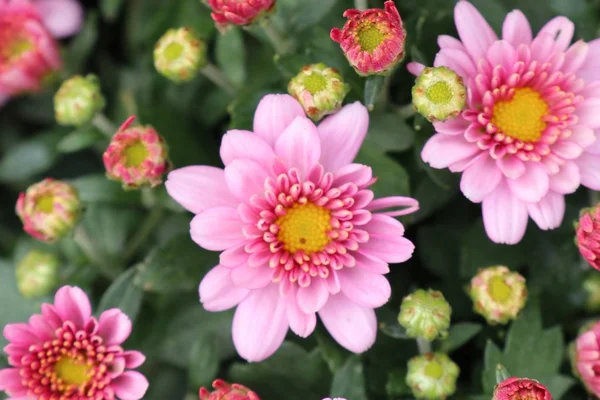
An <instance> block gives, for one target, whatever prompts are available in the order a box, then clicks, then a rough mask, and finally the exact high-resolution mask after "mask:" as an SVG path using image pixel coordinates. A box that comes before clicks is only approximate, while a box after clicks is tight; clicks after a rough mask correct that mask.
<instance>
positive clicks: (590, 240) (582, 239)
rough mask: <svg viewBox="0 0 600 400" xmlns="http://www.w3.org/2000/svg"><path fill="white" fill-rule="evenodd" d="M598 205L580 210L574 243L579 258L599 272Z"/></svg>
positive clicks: (599, 221) (599, 226)
mask: <svg viewBox="0 0 600 400" xmlns="http://www.w3.org/2000/svg"><path fill="white" fill-rule="evenodd" d="M599 232H600V204H598V205H596V206H595V207H590V208H586V209H583V210H581V212H580V214H579V222H578V223H577V225H576V226H575V234H576V236H575V242H576V243H577V247H579V252H580V253H581V256H582V257H583V258H584V259H585V260H586V261H587V262H588V264H590V265H591V266H592V267H594V268H596V269H597V270H599V271H600V234H599Z"/></svg>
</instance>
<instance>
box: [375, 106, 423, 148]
mask: <svg viewBox="0 0 600 400" xmlns="http://www.w3.org/2000/svg"><path fill="white" fill-rule="evenodd" d="M370 120H371V123H370V125H369V134H368V135H367V137H366V139H365V142H367V143H372V144H374V145H375V146H377V147H378V148H379V149H380V150H381V151H383V152H387V151H404V150H407V149H409V148H411V147H412V146H413V144H414V142H415V131H414V130H413V129H412V128H411V127H410V126H409V125H408V124H406V122H404V119H403V118H402V117H401V116H400V115H398V114H396V113H384V114H372V115H371V118H370Z"/></svg>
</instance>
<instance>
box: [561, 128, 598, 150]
mask: <svg viewBox="0 0 600 400" xmlns="http://www.w3.org/2000/svg"><path fill="white" fill-rule="evenodd" d="M568 140H570V141H572V142H574V143H577V144H578V145H579V146H581V147H582V148H584V149H586V151H587V148H588V147H590V146H591V145H593V144H594V143H596V141H597V139H596V134H595V133H594V130H593V129H591V128H588V127H587V126H581V125H578V126H575V127H573V128H571V136H570V137H569V138H568Z"/></svg>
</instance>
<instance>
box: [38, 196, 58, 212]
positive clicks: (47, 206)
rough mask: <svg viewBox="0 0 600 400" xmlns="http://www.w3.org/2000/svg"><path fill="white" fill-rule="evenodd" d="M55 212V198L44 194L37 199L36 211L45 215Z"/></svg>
mask: <svg viewBox="0 0 600 400" xmlns="http://www.w3.org/2000/svg"><path fill="white" fill-rule="evenodd" d="M52 210H54V196H53V195H51V194H44V195H42V196H40V197H38V198H37V200H36V202H35V211H36V212H41V213H44V214H50V213H51V212H52Z"/></svg>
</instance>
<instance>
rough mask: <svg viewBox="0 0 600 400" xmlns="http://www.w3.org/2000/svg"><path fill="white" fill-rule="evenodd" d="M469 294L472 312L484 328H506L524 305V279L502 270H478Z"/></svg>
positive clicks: (504, 269) (499, 267)
mask: <svg viewBox="0 0 600 400" xmlns="http://www.w3.org/2000/svg"><path fill="white" fill-rule="evenodd" d="M469 294H470V295H471V299H472V300H473V304H474V309H475V312H477V313H478V314H481V315H483V316H484V317H485V319H486V320H487V322H488V324H490V325H494V324H506V323H507V322H509V321H510V320H513V319H515V318H517V316H518V315H519V312H520V311H521V310H522V309H523V307H524V306H525V303H526V302H527V286H526V285H525V278H523V277H522V276H521V275H520V274H519V273H517V272H511V271H510V270H509V269H508V268H506V267H503V266H498V267H489V268H485V269H482V270H480V271H479V272H478V273H477V275H475V277H473V279H471V287H470V289H469Z"/></svg>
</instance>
